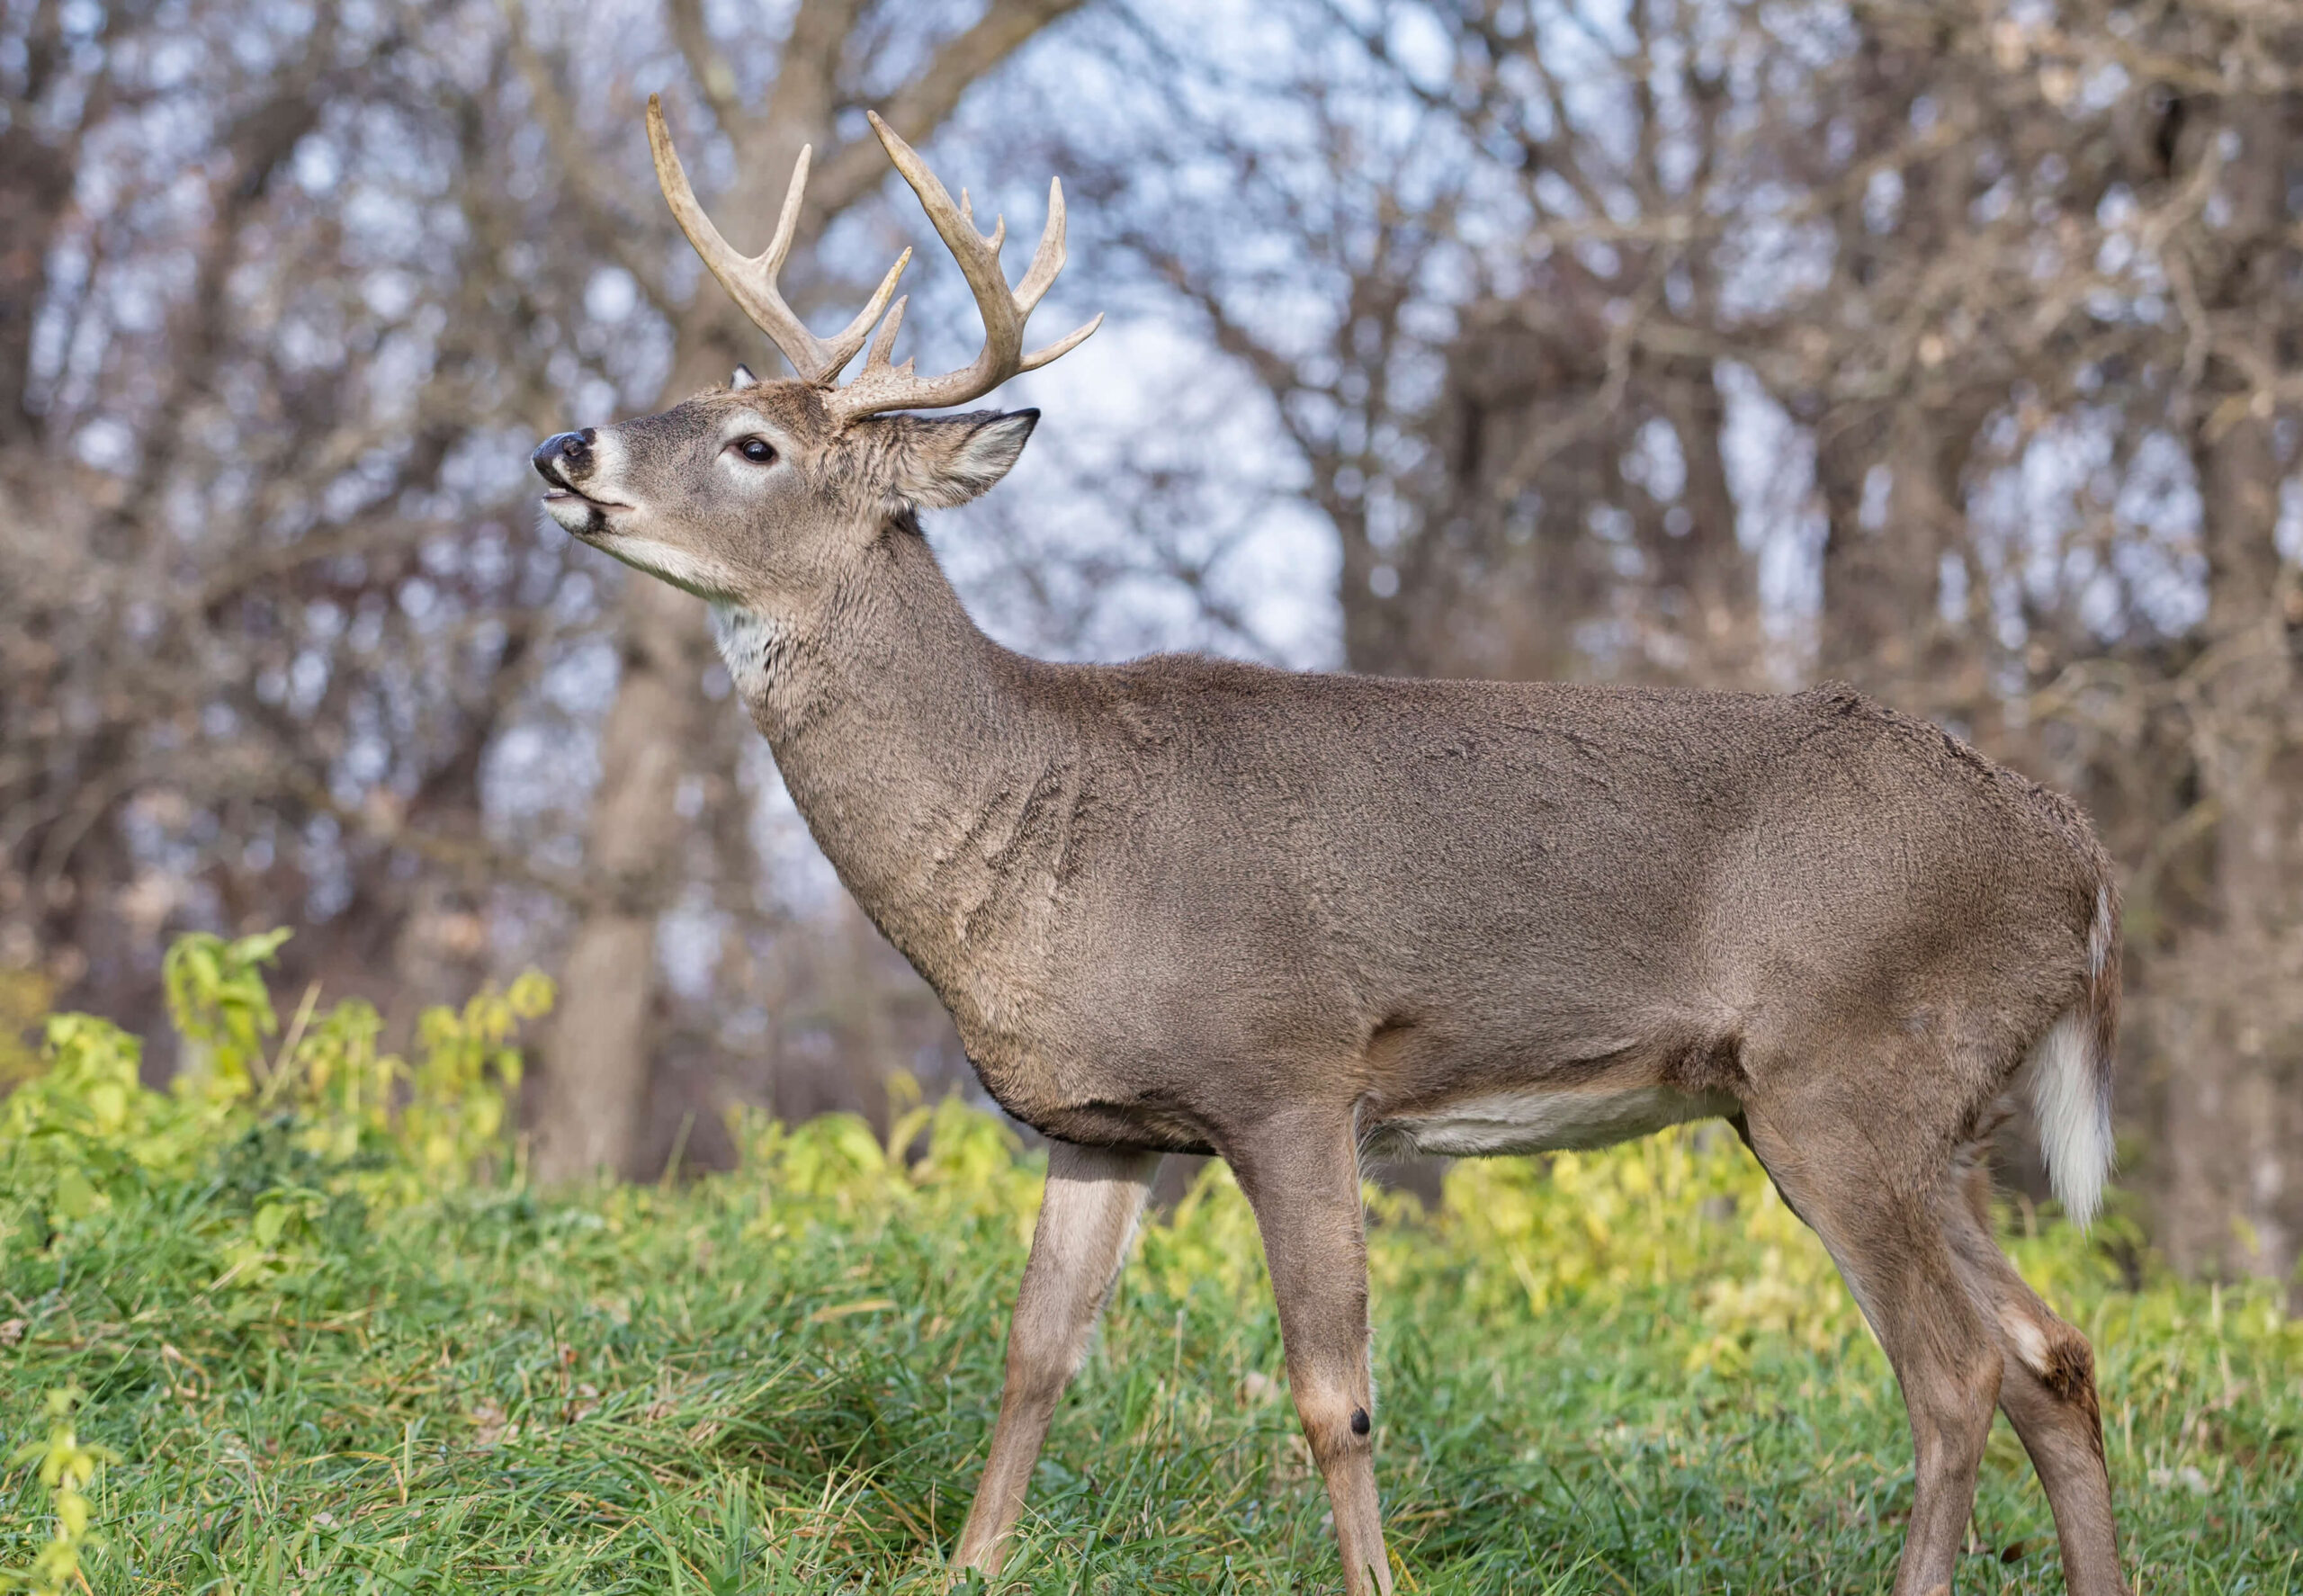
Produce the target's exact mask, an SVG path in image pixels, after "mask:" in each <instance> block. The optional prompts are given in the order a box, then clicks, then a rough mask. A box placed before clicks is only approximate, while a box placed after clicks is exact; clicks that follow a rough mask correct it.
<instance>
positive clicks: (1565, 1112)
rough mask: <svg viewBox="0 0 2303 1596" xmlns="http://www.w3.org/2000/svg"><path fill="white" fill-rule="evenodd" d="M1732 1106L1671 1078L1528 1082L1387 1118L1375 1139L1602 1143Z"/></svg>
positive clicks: (1483, 1145) (1433, 1146) (1532, 1148)
mask: <svg viewBox="0 0 2303 1596" xmlns="http://www.w3.org/2000/svg"><path fill="white" fill-rule="evenodd" d="M1735 1107H1736V1105H1735V1099H1734V1098H1731V1097H1727V1096H1725V1095H1724V1094H1720V1093H1709V1094H1697V1093H1693V1092H1683V1091H1674V1090H1673V1089H1671V1088H1670V1087H1668V1086H1641V1087H1634V1088H1632V1089H1628V1090H1624V1091H1571V1090H1556V1089H1555V1090H1542V1089H1528V1090H1522V1091H1511V1092H1498V1093H1496V1094H1495V1095H1493V1096H1492V1097H1484V1098H1465V1099H1464V1100H1463V1101H1461V1102H1456V1103H1449V1104H1448V1105H1447V1106H1446V1107H1443V1108H1439V1109H1436V1110H1434V1111H1432V1112H1430V1113H1428V1114H1417V1115H1413V1116H1402V1117H1399V1118H1395V1119H1387V1120H1385V1121H1384V1122H1383V1124H1382V1125H1378V1126H1376V1127H1375V1129H1376V1139H1378V1140H1380V1141H1384V1142H1389V1141H1391V1140H1393V1138H1397V1139H1399V1140H1401V1141H1404V1142H1406V1143H1410V1144H1411V1146H1413V1147H1414V1149H1415V1150H1416V1151H1417V1152H1436V1153H1442V1154H1445V1155H1447V1156H1448V1157H1451V1158H1476V1157H1479V1156H1481V1155H1483V1154H1487V1153H1503V1152H1551V1151H1553V1150H1554V1149H1556V1148H1568V1147H1605V1146H1607V1145H1609V1143H1615V1142H1627V1141H1629V1140H1630V1139H1631V1138H1632V1137H1634V1136H1644V1135H1646V1134H1648V1133H1649V1132H1651V1131H1660V1130H1662V1128H1663V1127H1664V1126H1665V1125H1679V1124H1681V1123H1683V1122H1684V1121H1687V1120H1690V1119H1707V1118H1710V1117H1712V1116H1715V1115H1724V1114H1733V1113H1734V1111H1735Z"/></svg>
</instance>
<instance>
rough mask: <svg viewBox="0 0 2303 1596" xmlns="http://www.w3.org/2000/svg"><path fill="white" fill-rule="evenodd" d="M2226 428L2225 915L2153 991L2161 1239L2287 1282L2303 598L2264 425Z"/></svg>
mask: <svg viewBox="0 0 2303 1596" xmlns="http://www.w3.org/2000/svg"><path fill="white" fill-rule="evenodd" d="M2238 402H2240V403H2242V404H2244V403H2245V399H2240V400H2239V401H2238ZM2216 421H2217V418H2216V417H2209V419H2208V420H2207V421H2206V422H2205V423H2204V424H2203V425H2202V426H2201V428H2200V432H2201V434H2202V437H2201V438H2200V448H2199V451H2198V454H2197V456H2196V457H2197V458H2198V459H2199V462H2200V488H2201V498H2202V509H2203V515H2204V530H2205V533H2206V543H2207V552H2208V563H2209V585H2210V598H2209V612H2208V631H2209V650H2208V653H2207V656H2206V657H2205V658H2204V659H2202V660H2201V662H2200V665H2199V667H2197V668H2195V670H2194V673H2193V675H2194V678H2195V680H2196V681H2197V684H2198V687H2199V694H2198V697H2197V700H2196V702H2195V707H2194V711H2193V713H2194V727H2193V737H2194V744H2195V747H2196V748H2197V749H2198V754H2199V761H2200V781H2201V785H2202V787H2203V788H2204V789H2205V794H2206V797H2207V798H2208V800H2209V802H2212V803H2213V805H2214V806H2215V818H2216V831H2215V853H2214V866H2213V869H2214V876H2213V879H2214V883H2215V910H2216V912H2215V919H2214V920H2213V922H2212V923H2211V924H2209V925H2207V926H2203V927H2200V928H2197V929H2195V930H2194V931H2192V932H2191V935H2190V936H2188V937H2186V938H2185V939H2184V944H2183V946H2182V948H2181V949H2180V951H2179V952H2178V953H2177V955H2176V956H2175V957H2174V959H2173V961H2171V963H2172V965H2173V968H2172V969H2171V971H2170V976H2169V979H2168V980H2167V982H2166V983H2165V990H2164V992H2163V993H2162V997H2161V1008H2160V1018H2161V1024H2160V1027H2159V1029H2160V1031H2161V1036H2160V1041H2161V1052H2162V1054H2163V1056H2164V1066H2165V1069H2166V1071H2167V1080H2166V1086H2167V1090H2166V1102H2167V1124H2166V1134H2165V1149H2166V1157H2167V1188H2166V1191H2165V1204H2166V1207H2165V1213H2164V1215H2163V1222H2164V1223H2163V1233H2164V1244H2165V1246H2166V1248H2167V1251H2168V1253H2169V1255H2170V1256H2171V1257H2172V1258H2173V1260H2175V1262H2176V1263H2177V1265H2178V1266H2179V1267H2182V1268H2184V1269H2189V1270H2191V1271H2194V1272H2203V1273H2208V1274H2224V1275H2236V1274H2252V1275H2261V1276H2266V1277H2269V1278H2273V1279H2289V1278H2291V1277H2292V1276H2293V1275H2294V1272H2295V1269H2296V1264H2297V1261H2298V1256H2299V1244H2303V708H2299V697H2303V671H2299V669H2298V665H2297V655H2298V650H2299V642H2303V595H2299V589H2298V587H2297V582H2296V572H2295V571H2294V569H2292V568H2289V569H2286V570H2284V571H2282V569H2281V561H2280V559H2279V554H2278V551H2277V547H2276V545H2275V543H2274V542H2273V528H2274V525H2275V523H2276V520H2277V515H2278V508H2277V507H2278V498H2277V493H2278V482H2279V459H2278V453H2277V449H2276V446H2275V444H2274V440H2273V436H2272V424H2271V423H2270V422H2269V421H2268V420H2265V419H2263V418H2261V417H2256V416H2254V415H2247V416H2245V417H2243V418H2241V419H2239V420H2237V421H2236V422H2234V423H2229V424H2228V425H2227V426H2225V427H2224V428H2223V429H2221V431H2220V435H2219V436H2216V435H2215V434H2216V433H2217V432H2218V427H2217V425H2216Z"/></svg>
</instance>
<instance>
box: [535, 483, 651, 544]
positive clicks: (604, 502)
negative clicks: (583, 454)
mask: <svg viewBox="0 0 2303 1596" xmlns="http://www.w3.org/2000/svg"><path fill="white" fill-rule="evenodd" d="M630 508H631V506H630V505H620V504H616V503H614V502H613V501H611V500H608V499H605V498H591V497H590V496H588V495H587V494H582V493H578V492H577V491H576V489H573V488H555V489H552V490H551V492H549V493H547V494H545V495H544V496H543V513H544V514H545V515H547V516H551V518H552V519H553V520H554V521H557V522H558V523H560V526H561V528H562V529H563V530H565V531H567V532H569V533H573V534H574V535H575V536H577V537H590V536H595V535H596V534H598V533H603V532H605V531H607V530H608V516H609V515H610V514H611V513H612V512H614V511H616V510H628V509H630Z"/></svg>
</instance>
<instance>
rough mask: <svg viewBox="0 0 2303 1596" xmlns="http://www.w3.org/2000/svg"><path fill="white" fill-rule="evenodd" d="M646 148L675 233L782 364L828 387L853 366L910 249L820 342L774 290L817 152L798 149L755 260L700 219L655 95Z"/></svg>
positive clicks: (708, 221) (707, 219)
mask: <svg viewBox="0 0 2303 1596" xmlns="http://www.w3.org/2000/svg"><path fill="white" fill-rule="evenodd" d="M648 147H649V148H650V149H651V150H653V151H654V152H655V156H656V181H657V183H658V184H660V185H661V186H662V188H663V191H664V199H665V200H666V202H668V203H669V204H670V206H671V208H672V220H675V221H677V222H678V223H679V224H680V231H682V232H683V233H686V235H687V241H688V242H689V243H691V244H693V245H694V246H695V252H696V254H698V255H700V256H703V264H704V265H706V266H708V267H710V268H711V271H712V275H713V276H714V277H717V278H718V279H720V286H721V287H722V288H724V289H726V290H727V291H728V293H729V296H730V298H732V299H733V300H735V301H736V303H737V304H738V305H739V306H741V307H742V308H743V311H744V314H745V315H747V316H748V317H750V318H752V320H753V321H755V322H757V324H758V326H759V329H760V330H761V331H762V332H764V333H766V335H767V336H769V337H771V338H773V339H775V346H776V347H777V348H778V349H781V350H782V351H784V359H786V360H788V361H790V362H791V363H792V369H793V371H795V372H798V373H799V374H800V376H801V378H802V380H803V381H809V382H821V383H828V382H829V381H831V380H832V379H833V378H834V377H836V376H838V374H839V370H840V368H841V367H842V366H844V365H846V364H847V363H848V362H849V361H851V360H854V359H855V358H856V351H857V350H858V349H861V348H863V347H864V340H865V338H868V337H870V336H872V324H873V323H874V322H875V321H877V320H879V319H880V312H881V311H883V310H885V309H887V308H888V296H889V295H891V294H892V293H894V292H895V291H896V279H897V278H899V277H901V276H902V275H903V269H904V267H905V266H907V265H910V264H911V251H910V250H909V249H907V250H905V251H904V252H903V254H902V255H901V256H898V257H897V258H896V264H895V265H892V266H891V267H889V268H888V274H887V276H885V277H884V278H883V279H882V280H881V282H880V289H879V291H878V292H877V293H875V294H874V295H873V296H872V302H871V303H870V304H868V305H866V306H865V307H864V309H863V312H862V313H861V314H860V315H858V316H857V317H856V319H855V320H853V321H851V322H849V323H848V324H847V326H846V327H842V328H841V329H840V331H839V333H838V336H836V337H830V338H819V337H818V336H816V335H815V334H813V333H811V332H810V331H809V330H808V328H807V325H806V324H805V323H804V322H802V320H801V319H800V318H799V317H797V316H795V315H793V311H792V307H791V306H789V305H787V304H785V303H784V294H783V291H782V290H780V289H778V288H777V287H776V285H775V274H776V273H778V272H781V271H782V270H783V269H784V256H787V255H789V254H791V252H792V235H793V231H794V230H795V229H797V228H798V227H799V225H800V202H801V200H802V199H803V198H804V197H805V196H806V194H807V192H808V163H809V161H810V160H811V158H813V157H814V155H815V148H814V146H812V145H808V146H803V147H802V148H801V150H800V158H799V160H798V161H797V162H796V163H795V164H794V165H793V167H792V183H791V186H790V187H788V188H786V189H785V190H784V212H783V214H782V215H781V216H779V217H777V218H776V220H775V237H774V238H770V239H769V240H768V242H767V248H766V250H765V251H764V252H762V253H761V254H758V255H755V256H743V255H739V254H737V253H736V250H735V247H734V246H732V245H730V243H729V242H728V240H727V239H725V238H721V236H720V229H718V228H716V227H713V226H712V219H711V218H710V217H708V216H706V215H704V213H703V206H701V205H699V204H697V203H696V202H695V191H694V189H692V188H690V187H689V186H688V182H687V172H686V168H685V167H683V166H681V165H680V157H679V152H678V151H677V150H676V149H674V148H672V135H671V132H670V130H668V129H667V128H666V127H665V126H664V106H663V102H662V101H661V100H660V99H659V97H658V96H656V95H654V94H650V95H649V96H648Z"/></svg>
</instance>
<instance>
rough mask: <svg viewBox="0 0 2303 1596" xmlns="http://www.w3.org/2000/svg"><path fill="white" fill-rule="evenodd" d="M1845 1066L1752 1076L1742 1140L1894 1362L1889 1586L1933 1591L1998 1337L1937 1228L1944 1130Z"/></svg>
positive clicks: (1964, 1488) (1938, 1587) (1984, 1433)
mask: <svg viewBox="0 0 2303 1596" xmlns="http://www.w3.org/2000/svg"><path fill="white" fill-rule="evenodd" d="M1871 1063H1873V1064H1874V1065H1875V1066H1877V1067H1880V1068H1892V1065H1891V1064H1890V1063H1889V1062H1888V1061H1887V1060H1886V1059H1884V1058H1878V1059H1874V1060H1872V1061H1871ZM1851 1074H1853V1071H1847V1070H1844V1069H1835V1070H1834V1071H1833V1072H1832V1073H1831V1074H1830V1075H1827V1076H1810V1077H1809V1078H1808V1079H1806V1080H1795V1081H1790V1082H1780V1081H1779V1082H1776V1083H1773V1084H1772V1086H1771V1087H1770V1084H1758V1085H1756V1086H1755V1089H1753V1090H1752V1091H1751V1092H1750V1093H1749V1094H1748V1095H1747V1096H1746V1097H1745V1099H1744V1109H1743V1113H1744V1121H1745V1129H1746V1139H1747V1140H1748V1141H1749V1142H1750V1143H1751V1146H1752V1152H1755V1153H1757V1154H1758V1155H1759V1158H1760V1161H1761V1163H1763V1164H1765V1165H1766V1166H1767V1170H1768V1173H1769V1174H1770V1176H1772V1177H1773V1178H1774V1180H1775V1183H1776V1185H1777V1187H1778V1188H1779V1189H1780V1190H1781V1191H1782V1192H1783V1194H1784V1197H1785V1199H1786V1200H1787V1201H1788V1203H1789V1204H1790V1206H1791V1207H1792V1209H1793V1211H1794V1212H1796V1213H1797V1215H1799V1217H1800V1218H1801V1219H1803V1220H1805V1221H1806V1224H1808V1226H1809V1227H1810V1228H1811V1229H1813V1230H1814V1231H1815V1233H1816V1234H1817V1235H1819V1236H1820V1237H1822V1238H1823V1242H1824V1246H1825V1247H1826V1248H1828V1249H1829V1250H1830V1251H1831V1254H1832V1258H1833V1261H1835V1262H1836V1263H1837V1264H1838V1265H1839V1269H1840V1273H1841V1275H1842V1277H1844V1278H1845V1279H1846V1281H1847V1284H1848V1288H1849V1289H1850V1291H1851V1292H1852V1293H1853V1294H1854V1296H1855V1300H1856V1302H1857V1304H1858V1305H1859V1306H1860V1307H1861V1308H1862V1310H1863V1313H1864V1316H1865V1317H1866V1318H1868V1320H1869V1321H1870V1323H1871V1327H1872V1329H1873V1330H1874V1331H1876V1332H1877V1335H1878V1337H1879V1344H1880V1345H1881V1346H1882V1347H1884V1348H1885V1349H1886V1353H1887V1359H1888V1361H1889V1362H1890V1363H1891V1364H1893V1365H1894V1367H1895V1378H1896V1380H1897V1381H1898V1382H1899V1383H1900V1384H1901V1385H1902V1386H1903V1393H1904V1406H1905V1408H1906V1409H1908V1410H1909V1412H1910V1417H1911V1432H1912V1447H1913V1460H1914V1469H1913V1497H1912V1511H1911V1522H1910V1525H1909V1528H1908V1529H1907V1530H1906V1532H1905V1535H1904V1552H1903V1558H1902V1561H1901V1562H1900V1563H1899V1564H1898V1565H1896V1570H1895V1596H1935V1593H1936V1592H1948V1591H1949V1588H1950V1585H1951V1580H1952V1574H1953V1571H1954V1568H1955V1566H1956V1564H1957V1561H1958V1555H1959V1548H1960V1546H1961V1544H1962V1542H1963V1541H1964V1540H1965V1538H1966V1535H1967V1522H1968V1520H1969V1518H1970V1516H1971V1515H1972V1514H1973V1512H1974V1510H1975V1493H1976V1470H1977V1469H1978V1467H1979V1466H1980V1465H1981V1464H1982V1461H1983V1450H1984V1443H1985V1440H1986V1439H1988V1438H1989V1436H1990V1433H1991V1418H1992V1411H1993V1409H1994V1406H1995V1405H1996V1404H1997V1403H1998V1401H1999V1395H2000V1371H2001V1362H2002V1360H2001V1356H2000V1344H1999V1340H1998V1338H1997V1336H1996V1335H1995V1334H1994V1331H1993V1327H1992V1326H1991V1324H1990V1323H1989V1322H1988V1321H1987V1320H1986V1318H1985V1314H1984V1310H1983V1308H1982V1307H1981V1306H1980V1305H1979V1304H1978V1302H1977V1300H1976V1295H1975V1293H1974V1292H1973V1291H1972V1289H1971V1288H1970V1287H1969V1285H1968V1283H1967V1278H1966V1275H1965V1274H1964V1272H1963V1270H1962V1268H1961V1266H1960V1263H1959V1260H1958V1258H1957V1256H1956V1255H1955V1253H1954V1251H1953V1249H1952V1246H1951V1242H1950V1240H1949V1237H1948V1236H1947V1235H1946V1233H1945V1229H1944V1221H1943V1216H1942V1213H1941V1209H1940V1200H1941V1197H1942V1194H1943V1192H1944V1191H1945V1189H1946V1184H1947V1181H1948V1179H1949V1154H1950V1151H1951V1149H1952V1148H1953V1147H1954V1146H1955V1145H1956V1144H1957V1138H1956V1135H1955V1134H1952V1133H1951V1131H1950V1130H1949V1127H1946V1128H1945V1129H1944V1130H1943V1132H1942V1133H1941V1134H1940V1135H1939V1134H1936V1132H1935V1131H1934V1130H1933V1129H1932V1128H1931V1127H1930V1126H1928V1125H1926V1124H1925V1123H1924V1118H1923V1113H1924V1111H1923V1110H1922V1119H1921V1120H1920V1121H1919V1122H1917V1123H1914V1122H1913V1119H1912V1118H1911V1117H1910V1116H1911V1114H1912V1111H1913V1106H1912V1103H1911V1100H1910V1099H1909V1098H1905V1097H1904V1096H1903V1094H1900V1093H1895V1092H1892V1091H1890V1092H1887V1093H1882V1094H1869V1095H1867V1094H1866V1093H1864V1092H1862V1091H1860V1090H1856V1089H1850V1075H1851ZM1862 1078H1863V1079H1875V1078H1877V1079H1887V1080H1896V1079H1898V1077H1897V1076H1896V1075H1894V1074H1889V1075H1886V1076H1875V1075H1874V1074H1873V1072H1872V1071H1865V1072H1864V1075H1863V1077H1862ZM1900 1079H1901V1080H1904V1081H1908V1080H1910V1079H1911V1077H1910V1076H1909V1075H1908V1074H1904V1075H1902V1076H1901V1077H1900ZM1898 1099H1900V1100H1898Z"/></svg>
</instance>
